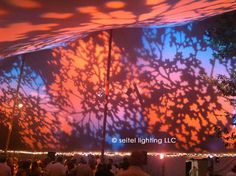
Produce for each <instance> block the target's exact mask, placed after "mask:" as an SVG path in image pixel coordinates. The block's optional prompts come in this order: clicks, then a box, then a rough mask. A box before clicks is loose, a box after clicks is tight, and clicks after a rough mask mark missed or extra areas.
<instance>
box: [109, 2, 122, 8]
mask: <svg viewBox="0 0 236 176" xmlns="http://www.w3.org/2000/svg"><path fill="white" fill-rule="evenodd" d="M124 6H125V3H124V2H121V1H110V2H107V3H106V7H108V8H110V9H120V8H123V7H124Z"/></svg>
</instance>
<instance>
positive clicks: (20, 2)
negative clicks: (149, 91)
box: [6, 0, 41, 9]
mask: <svg viewBox="0 0 236 176" xmlns="http://www.w3.org/2000/svg"><path fill="white" fill-rule="evenodd" d="M6 2H8V3H9V4H11V5H14V6H17V7H21V8H26V9H32V8H39V7H41V4H40V3H39V2H36V1H35V0H7V1H6Z"/></svg>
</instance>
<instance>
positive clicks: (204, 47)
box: [0, 0, 236, 152]
mask: <svg viewBox="0 0 236 176" xmlns="http://www.w3.org/2000/svg"><path fill="white" fill-rule="evenodd" d="M98 2H99V3H98ZM0 3H1V6H0V15H1V17H2V18H0V21H1V25H3V27H2V28H1V29H0V36H1V37H0V42H1V43H0V47H1V51H0V55H1V57H3V58H5V57H8V59H3V60H1V62H0V67H1V69H0V87H1V89H0V133H1V134H3V135H0V141H1V142H0V148H1V149H4V145H5V142H4V141H6V135H4V134H6V133H5V132H6V131H7V130H8V124H9V119H13V133H12V140H11V141H10V146H9V148H10V149H17V150H20V149H23V150H33V151H42V150H57V151H74V150H82V151H86V150H87V151H91V150H93V151H95V150H96V151H98V150H100V148H101V146H100V144H101V138H102V125H103V124H102V120H103V117H104V98H105V97H104V94H105V85H106V82H105V79H106V71H107V64H106V63H107V59H108V58H107V53H108V43H109V33H108V32H106V31H101V30H104V29H109V28H117V29H114V30H113V32H112V33H113V38H112V53H111V55H112V57H111V79H110V96H109V104H108V118H107V122H108V124H107V139H106V144H107V149H108V150H111V151H116V150H122V151H130V150H133V149H143V150H148V151H157V152H161V151H165V152H170V151H181V152H203V151H204V152H207V151H208V152H209V151H210V152H225V151H232V150H231V149H233V148H234V143H235V140H231V139H230V137H229V135H231V134H232V133H226V132H224V134H223V135H224V136H223V137H225V140H226V142H227V144H230V146H229V148H225V146H224V143H223V142H224V140H222V139H219V138H218V137H217V136H216V132H215V131H214V127H215V126H217V127H219V128H221V129H224V128H225V127H227V128H229V127H231V126H230V125H231V121H230V120H231V119H230V117H228V116H226V115H225V113H232V112H233V107H232V106H231V105H230V103H229V102H228V101H227V100H226V99H225V97H222V95H220V94H219V93H218V92H217V90H216V89H215V87H214V86H212V85H211V84H209V83H208V82H207V81H206V80H205V79H203V78H202V77H201V75H202V74H206V75H208V76H215V75H217V74H224V75H227V74H228V71H229V70H230V69H234V70H235V64H234V63H235V58H233V59H232V60H230V61H225V62H224V63H222V62H221V61H219V60H218V59H216V58H214V57H213V53H214V48H213V47H212V46H211V44H209V43H208V42H207V39H208V38H207V37H208V36H206V35H205V32H206V30H207V28H208V27H209V26H214V25H215V24H214V21H211V20H210V19H206V20H204V21H200V22H189V21H192V20H195V19H202V18H206V17H209V16H213V15H216V14H220V13H223V12H227V11H230V10H234V9H235V7H236V2H235V1H223V0H215V1H212V0H211V1H203V0H201V1H192V2H190V1H187V0H186V1H185V0H180V1H172V0H170V1H158V2H156V1H150V0H147V1H140V2H139V3H138V4H137V2H136V1H128V2H125V1H94V2H92V1H89V2H88V1H80V2H74V1H73V3H72V2H71V3H68V1H60V2H53V1H49V2H44V1H33V0H27V1H16V0H10V1H2V2H0ZM186 22H189V23H187V24H184V25H181V26H172V25H173V24H175V25H177V24H178V25H180V23H186ZM153 25H157V27H156V26H154V27H145V28H141V26H153ZM165 25H171V26H169V27H163V28H159V27H160V26H165ZM122 27H125V28H122ZM127 27H130V28H127ZM131 27H137V28H131ZM138 27H140V28H138ZM92 31H97V32H93V33H91V32H92ZM85 35H86V36H85ZM80 37H83V38H80ZM56 46H58V47H56ZM45 48H48V49H45ZM39 50H40V51H39ZM32 51H34V52H32ZM18 54H22V59H21V58H19V57H17V55H18ZM10 56H11V57H10ZM22 62H23V63H24V67H23V69H22V70H23V72H22V74H20V72H21V71H20V68H21V65H22ZM20 75H21V78H22V80H21V84H20V87H19V95H18V99H17V108H16V111H15V112H14V114H12V107H13V101H14V96H15V92H16V88H17V85H18V83H19V76H20ZM19 104H22V105H23V107H19V106H18V105H19ZM234 130H236V129H234ZM231 132H232V131H231ZM127 138H136V141H135V144H132V141H129V140H128V139H127ZM138 138H139V139H146V138H147V139H149V140H151V139H159V140H158V141H146V144H144V143H145V141H144V143H142V141H138ZM172 138H175V140H174V141H171V139H172ZM227 138H228V140H227ZM119 139H123V140H124V141H119ZM114 140H115V141H114ZM116 140H118V141H116ZM126 140H128V141H126ZM128 143H129V144H128ZM231 144H232V145H231Z"/></svg>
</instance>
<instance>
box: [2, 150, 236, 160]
mask: <svg viewBox="0 0 236 176" xmlns="http://www.w3.org/2000/svg"><path fill="white" fill-rule="evenodd" d="M3 152H4V151H3V150H0V153H3ZM8 153H12V154H29V155H47V154H48V152H31V151H15V150H8ZM100 154H101V152H57V153H56V155H64V156H74V155H82V156H89V155H100ZM130 154H131V153H130V152H105V155H106V156H108V157H114V156H119V157H124V156H129V155H130ZM148 156H153V157H160V159H163V158H179V157H186V158H209V157H218V158H221V157H236V152H235V153H156V152H150V153H148Z"/></svg>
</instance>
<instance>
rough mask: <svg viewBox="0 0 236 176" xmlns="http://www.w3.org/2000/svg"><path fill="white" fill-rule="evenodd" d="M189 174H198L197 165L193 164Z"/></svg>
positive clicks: (195, 175)
mask: <svg viewBox="0 0 236 176" xmlns="http://www.w3.org/2000/svg"><path fill="white" fill-rule="evenodd" d="M189 176H198V169H197V167H196V166H193V167H192V169H191V170H190V171H189Z"/></svg>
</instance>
